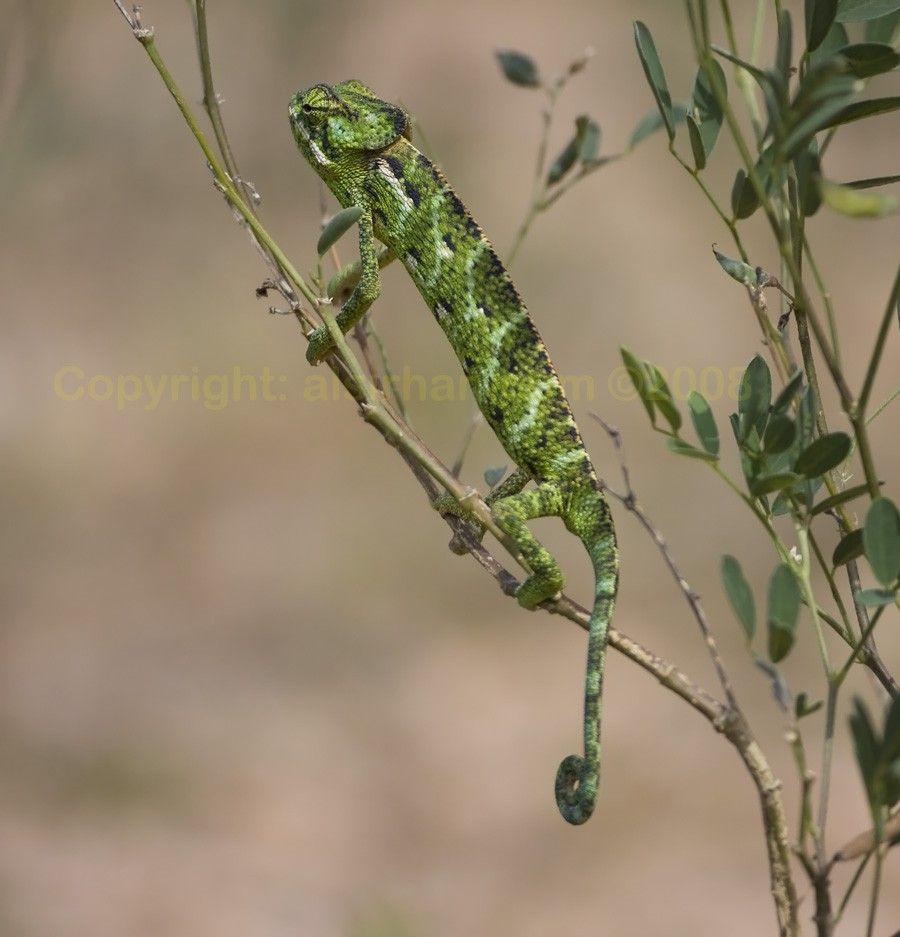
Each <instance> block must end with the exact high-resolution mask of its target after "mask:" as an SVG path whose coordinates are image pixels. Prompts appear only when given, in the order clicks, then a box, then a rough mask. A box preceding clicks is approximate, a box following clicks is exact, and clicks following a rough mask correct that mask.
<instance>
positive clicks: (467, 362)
mask: <svg viewBox="0 0 900 937" xmlns="http://www.w3.org/2000/svg"><path fill="white" fill-rule="evenodd" d="M474 364H475V362H474V361H473V360H472V359H471V358H470V357H469V356H468V355H466V356H465V358H463V371H465V372H466V374H468V373H469V371H471V370H472V365H474Z"/></svg>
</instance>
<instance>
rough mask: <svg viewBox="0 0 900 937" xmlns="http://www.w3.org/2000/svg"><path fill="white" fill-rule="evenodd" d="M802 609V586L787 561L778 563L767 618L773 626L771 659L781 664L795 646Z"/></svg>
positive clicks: (770, 638)
mask: <svg viewBox="0 0 900 937" xmlns="http://www.w3.org/2000/svg"><path fill="white" fill-rule="evenodd" d="M799 613H800V587H799V586H798V585H797V580H796V578H795V577H794V574H793V573H792V572H791V570H790V568H789V567H788V566H786V565H785V564H784V563H780V564H779V565H778V566H776V567H775V572H773V573H772V578H771V579H770V580H769V592H768V601H767V606H766V622H767V624H768V628H769V660H771V661H772V663H774V664H777V663H778V662H779V661H780V660H784V658H785V657H787V655H788V652H789V651H790V649H791V648H792V647H793V644H794V637H795V635H796V631H797V616H798V614H799Z"/></svg>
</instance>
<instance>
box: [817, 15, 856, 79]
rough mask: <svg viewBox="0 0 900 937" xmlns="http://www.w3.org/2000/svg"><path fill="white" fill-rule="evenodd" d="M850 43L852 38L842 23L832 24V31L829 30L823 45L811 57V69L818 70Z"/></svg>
mask: <svg viewBox="0 0 900 937" xmlns="http://www.w3.org/2000/svg"><path fill="white" fill-rule="evenodd" d="M849 42H850V37H849V36H848V35H847V30H846V29H845V28H844V26H843V25H842V24H841V23H837V22H835V23H832V24H831V29H829V30H828V35H826V36H825V39H824V40H823V41H822V44H821V45H820V46H819V48H818V49H816V50H815V51H814V52H813V53H812V54H811V55H810V58H809V64H810V67H812V68H818V66H820V65H821V64H822V63H823V62H824V61H825V60H826V59H829V58H831V56H832V55H834V53H835V52H837V51H838V50H839V49H843V48H844V46H846V45H848V44H849Z"/></svg>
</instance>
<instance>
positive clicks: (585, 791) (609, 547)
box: [556, 488, 619, 825]
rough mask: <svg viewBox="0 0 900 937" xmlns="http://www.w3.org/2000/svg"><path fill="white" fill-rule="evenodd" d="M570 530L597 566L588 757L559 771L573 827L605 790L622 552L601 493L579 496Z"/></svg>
mask: <svg viewBox="0 0 900 937" xmlns="http://www.w3.org/2000/svg"><path fill="white" fill-rule="evenodd" d="M564 520H565V521H566V526H567V527H569V529H570V530H571V531H572V532H573V533H574V534H576V535H577V536H578V537H579V538H580V539H581V541H582V543H584V545H585V547H586V548H587V551H588V554H589V555H590V557H591V564H592V565H593V567H594V581H595V586H594V593H595V594H594V606H593V609H592V610H591V617H590V622H589V625H588V647H587V668H586V673H585V685H584V755H569V756H568V757H567V758H564V759H563V760H562V763H561V764H560V766H559V770H558V771H557V772H556V805H557V806H558V807H559V812H560V813H561V814H562V815H563V818H564V819H565V820H566V821H567V822H569V823H572V824H576V825H577V824H581V823H584V822H585V821H586V820H587V819H588V818H589V817H590V815H591V814H592V813H593V812H594V804H595V802H596V800H597V789H598V788H599V786H600V719H601V709H602V694H603V670H604V665H605V662H606V642H607V634H608V631H609V623H610V620H611V619H612V613H613V607H614V605H615V600H616V588H617V586H618V578H619V575H618V572H619V563H618V551H617V549H616V537H615V532H614V531H613V525H612V518H611V516H610V513H609V506H608V505H607V503H606V499H605V498H604V497H603V494H602V493H601V492H600V491H597V490H595V489H593V488H592V489H591V490H590V492H589V493H588V492H584V493H583V494H582V493H579V494H578V495H576V496H575V497H573V499H572V502H571V507H570V513H569V517H567V518H564Z"/></svg>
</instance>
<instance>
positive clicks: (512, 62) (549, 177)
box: [494, 49, 615, 193]
mask: <svg viewBox="0 0 900 937" xmlns="http://www.w3.org/2000/svg"><path fill="white" fill-rule="evenodd" d="M494 54H495V56H496V59H497V63H498V64H499V66H500V70H501V71H502V72H503V75H504V77H505V78H506V79H507V80H508V81H510V82H512V84H514V85H518V86H519V87H520V88H535V89H539V90H543V91H545V92H546V93H547V95H548V97H549V99H550V101H551V103H552V102H554V101H555V96H556V94H557V93H558V92H559V90H560V89H561V88H562V87H563V86H564V85H565V83H566V82H567V81H568V79H569V78H570V77H571V76H572V75H575V74H577V73H578V72H580V71H582V70H583V69H584V67H585V65H587V62H588V60H589V59H590V57H591V56H592V55H593V54H594V52H593V49H588V50H587V51H586V52H585V53H584V54H583V55H582V56H580V57H579V58H576V59H575V60H573V61H572V62H570V63H569V66H568V68H567V69H566V71H565V73H564V74H563V75H560V76H558V77H557V78H555V79H545V78H544V77H543V75H542V74H541V70H540V68H539V67H538V64H537V62H535V60H534V59H533V58H532V57H531V56H530V55H528V54H526V53H525V52H520V51H517V50H515V49H497V50H496V51H495V53H494ZM601 137H602V134H601V131H600V124H599V123H598V122H597V121H596V120H594V118H593V117H591V116H590V115H588V114H580V115H579V116H578V117H576V118H575V126H574V128H573V130H572V134H571V136H570V137H569V139H568V140H567V141H566V143H565V145H564V146H563V148H562V150H560V152H559V153H558V155H557V156H556V158H555V159H554V160H553V162H552V163H551V164H550V168H549V169H548V170H547V173H546V176H545V179H544V187H545V192H546V193H550V192H551V191H552V187H553V186H556V185H557V184H558V183H560V182H561V181H562V180H563V179H564V178H565V177H566V176H568V175H569V173H570V172H571V171H572V170H573V169H574V168H575V167H576V166H578V167H580V168H581V171H582V172H585V171H588V170H591V169H597V168H599V167H600V166H602V165H604V164H605V163H608V162H610V161H611V160H613V159H615V157H614V156H600V140H601Z"/></svg>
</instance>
